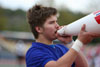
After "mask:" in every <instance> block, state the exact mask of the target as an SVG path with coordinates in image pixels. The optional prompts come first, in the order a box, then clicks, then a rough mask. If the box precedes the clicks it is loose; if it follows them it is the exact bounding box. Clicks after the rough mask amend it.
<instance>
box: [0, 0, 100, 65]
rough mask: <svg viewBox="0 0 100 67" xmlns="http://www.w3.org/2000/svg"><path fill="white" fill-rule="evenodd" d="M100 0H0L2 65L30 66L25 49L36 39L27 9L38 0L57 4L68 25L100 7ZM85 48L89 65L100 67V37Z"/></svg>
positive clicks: (53, 5) (63, 22) (39, 2)
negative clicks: (27, 17)
mask: <svg viewBox="0 0 100 67" xmlns="http://www.w3.org/2000/svg"><path fill="white" fill-rule="evenodd" d="M99 3H100V0H0V67H26V65H25V53H26V51H27V50H28V48H29V47H30V46H31V43H32V42H34V41H35V40H34V36H33V35H32V33H31V32H30V28H29V25H28V23H27V19H26V11H27V10H28V9H29V8H31V7H32V6H34V5H35V4H41V5H44V6H51V7H55V8H56V9H57V10H58V12H59V13H60V17H59V18H58V22H59V24H60V25H66V24H69V23H72V22H74V21H75V20H78V19H80V18H82V17H84V16H86V15H88V14H90V13H92V12H94V11H97V10H100V4H99ZM87 22H88V21H87ZM73 38H74V40H75V39H76V38H77V37H73ZM54 42H55V43H58V41H54ZM81 50H82V51H83V53H84V54H85V56H86V58H87V60H88V63H89V67H100V38H96V39H94V40H93V41H92V42H91V43H89V44H88V45H87V46H84V47H83V48H82V49H81Z"/></svg>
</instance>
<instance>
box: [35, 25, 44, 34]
mask: <svg viewBox="0 0 100 67" xmlns="http://www.w3.org/2000/svg"><path fill="white" fill-rule="evenodd" d="M35 29H36V31H37V32H38V33H42V30H43V29H42V28H41V27H39V26H36V27H35Z"/></svg>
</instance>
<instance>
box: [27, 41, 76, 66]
mask: <svg viewBox="0 0 100 67" xmlns="http://www.w3.org/2000/svg"><path fill="white" fill-rule="evenodd" d="M68 50H69V49H68V48H66V47H65V46H64V45H60V44H56V45H46V44H43V43H39V42H34V43H32V46H31V48H30V49H29V50H28V51H27V53H26V66H27V67H44V66H45V64H46V63H47V62H49V61H57V60H58V59H59V58H60V57H61V56H63V55H64V54H65V53H66V52H67V51H68ZM74 66H75V65H74V64H73V65H72V67H74Z"/></svg>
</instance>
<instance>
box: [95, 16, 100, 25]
mask: <svg viewBox="0 0 100 67" xmlns="http://www.w3.org/2000/svg"><path fill="white" fill-rule="evenodd" d="M95 20H96V21H97V23H98V24H100V15H99V16H96V17H95Z"/></svg>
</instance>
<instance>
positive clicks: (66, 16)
mask: <svg viewBox="0 0 100 67" xmlns="http://www.w3.org/2000/svg"><path fill="white" fill-rule="evenodd" d="M59 13H60V17H59V18H58V23H59V24H60V25H67V24H69V23H71V22H73V21H75V20H77V19H79V18H81V17H83V16H85V15H84V14H82V13H72V12H71V11H68V10H62V11H59Z"/></svg>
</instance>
